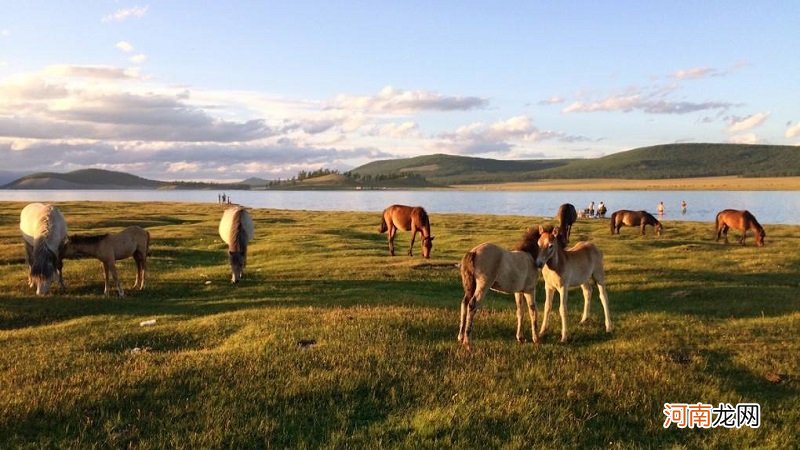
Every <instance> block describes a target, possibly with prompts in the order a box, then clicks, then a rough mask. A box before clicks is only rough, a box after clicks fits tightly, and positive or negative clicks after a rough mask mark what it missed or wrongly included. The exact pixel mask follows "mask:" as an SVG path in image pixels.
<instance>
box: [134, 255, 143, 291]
mask: <svg viewBox="0 0 800 450" xmlns="http://www.w3.org/2000/svg"><path fill="white" fill-rule="evenodd" d="M133 260H134V261H135V262H136V280H135V281H134V282H133V288H132V289H137V288H138V289H139V290H142V288H141V287H139V285H142V284H144V280H142V275H143V273H144V267H143V261H142V254H141V253H140V252H139V251H138V250H137V251H135V252H133Z"/></svg>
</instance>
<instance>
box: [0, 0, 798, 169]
mask: <svg viewBox="0 0 800 450" xmlns="http://www.w3.org/2000/svg"><path fill="white" fill-rule="evenodd" d="M0 8H2V9H1V10H2V11H3V15H2V16H0V157H1V158H2V160H3V161H9V162H7V163H5V166H6V167H4V169H7V170H20V171H41V170H55V171H67V170H72V169H76V168H82V167H89V166H91V167H100V168H106V169H111V170H123V171H129V172H132V173H135V174H138V175H142V176H147V177H152V178H158V179H184V180H189V179H203V180H237V179H242V178H246V177H249V176H261V177H265V178H277V177H284V178H285V177H287V176H292V175H294V174H295V173H296V172H297V171H299V170H301V169H305V170H308V169H314V168H322V167H328V168H339V169H347V168H351V167H354V166H357V165H360V164H363V163H365V162H369V161H372V160H376V159H386V158H396V157H406V156H416V155H420V154H430V153H450V154H460V155H470V156H482V157H492V158H503V159H522V158H587V157H596V156H601V155H606V154H611V153H614V152H618V151H623V150H628V149H631V148H635V147H640V146H646V145H656V144H663V143H671V142H742V143H764V144H785V145H798V144H800V108H798V105H800V89H798V80H800V76H798V74H800V58H798V57H797V55H798V50H799V47H800V45H798V44H800V31H798V28H797V24H798V23H800V12H799V11H800V8H798V7H797V4H796V3H795V2H752V3H751V2H736V1H726V2H663V3H657V2H640V1H637V2H633V1H632V2H590V1H587V2H445V1H442V2H368V1H365V2H345V1H342V2H306V1H292V2H280V3H274V2H235V1H227V2H197V1H163V2H130V1H86V2H70V3H64V2H44V1H25V2H9V1H0Z"/></svg>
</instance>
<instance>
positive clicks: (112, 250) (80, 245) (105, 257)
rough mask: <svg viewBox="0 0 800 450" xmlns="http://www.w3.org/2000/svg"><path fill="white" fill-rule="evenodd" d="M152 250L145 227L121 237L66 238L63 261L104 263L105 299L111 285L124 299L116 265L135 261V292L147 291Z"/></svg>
mask: <svg viewBox="0 0 800 450" xmlns="http://www.w3.org/2000/svg"><path fill="white" fill-rule="evenodd" d="M149 250H150V233H149V232H148V231H147V230H145V229H144V228H142V227H137V226H135V225H134V226H130V227H128V228H125V229H124V230H122V231H120V232H119V233H105V234H76V235H72V236H69V237H68V238H67V244H66V245H65V246H64V258H66V259H81V258H97V259H99V260H100V262H102V263H103V281H104V284H105V287H104V289H103V295H106V296H108V295H109V293H110V292H111V282H112V278H113V283H114V285H116V287H117V294H119V296H120V297H124V296H125V291H124V290H123V289H122V283H120V281H119V276H118V275H117V264H116V262H117V261H118V260H120V259H125V258H130V257H131V256H132V257H133V260H134V261H135V262H136V281H135V282H134V283H133V289H137V288H138V289H139V290H140V291H141V290H142V289H144V276H145V271H146V270H147V253H148V252H149Z"/></svg>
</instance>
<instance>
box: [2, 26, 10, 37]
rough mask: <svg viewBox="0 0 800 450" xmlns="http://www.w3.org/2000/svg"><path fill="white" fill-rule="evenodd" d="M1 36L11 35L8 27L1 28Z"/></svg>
mask: <svg viewBox="0 0 800 450" xmlns="http://www.w3.org/2000/svg"><path fill="white" fill-rule="evenodd" d="M0 36H2V37H8V36H11V31H10V30H8V29H7V28H3V29H2V30H0Z"/></svg>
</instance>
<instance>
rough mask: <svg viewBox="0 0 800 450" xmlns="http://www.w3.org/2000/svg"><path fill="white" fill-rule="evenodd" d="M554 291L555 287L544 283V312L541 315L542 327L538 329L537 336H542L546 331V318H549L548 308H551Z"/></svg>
mask: <svg viewBox="0 0 800 450" xmlns="http://www.w3.org/2000/svg"><path fill="white" fill-rule="evenodd" d="M555 293H556V288H554V287H552V286H548V285H547V284H545V287H544V314H543V316H542V328H540V329H539V336H544V333H545V332H546V331H547V324H548V319H549V318H550V310H552V309H553V296H554V295H555Z"/></svg>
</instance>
